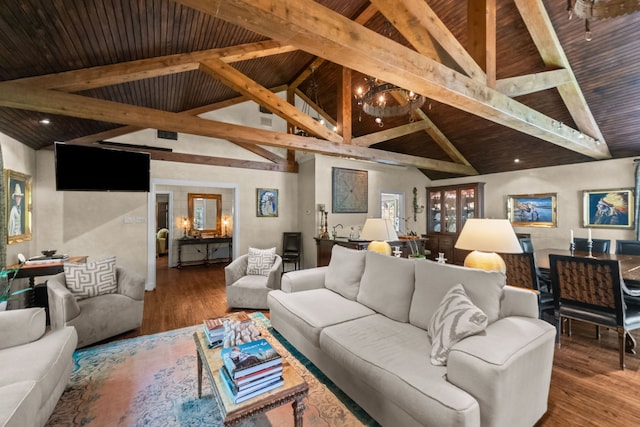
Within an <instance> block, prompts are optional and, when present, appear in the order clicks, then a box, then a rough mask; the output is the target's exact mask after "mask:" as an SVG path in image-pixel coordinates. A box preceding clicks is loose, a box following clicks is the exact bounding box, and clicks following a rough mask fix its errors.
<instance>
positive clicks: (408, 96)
mask: <svg viewBox="0 0 640 427" xmlns="http://www.w3.org/2000/svg"><path fill="white" fill-rule="evenodd" d="M365 82H366V83H367V86H368V87H369V88H368V90H366V91H365V90H364V89H363V88H362V87H359V88H358V89H357V90H356V94H355V95H354V96H355V99H356V101H357V103H358V105H359V106H360V107H361V108H362V111H363V112H364V113H365V114H368V115H370V116H373V117H375V122H376V123H377V124H378V126H380V127H382V126H384V122H383V118H384V117H398V116H403V115H405V114H407V115H409V120H410V121H412V122H413V121H414V119H415V118H414V114H413V113H414V112H415V111H416V110H417V109H418V108H420V107H422V105H424V102H425V97H424V96H422V95H418V94H416V93H414V92H412V91H409V90H407V89H403V88H401V87H398V86H396V85H394V84H391V83H384V82H381V81H380V80H378V79H377V78H375V77H366V78H365ZM387 97H392V98H395V99H394V100H393V101H391V102H389V100H388V99H387ZM398 99H400V101H398ZM359 120H360V121H362V114H360V117H359Z"/></svg>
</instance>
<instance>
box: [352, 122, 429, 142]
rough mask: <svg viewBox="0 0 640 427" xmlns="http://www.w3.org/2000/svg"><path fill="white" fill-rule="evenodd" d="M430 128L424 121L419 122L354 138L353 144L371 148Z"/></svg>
mask: <svg viewBox="0 0 640 427" xmlns="http://www.w3.org/2000/svg"><path fill="white" fill-rule="evenodd" d="M427 127H429V124H428V123H427V122H425V121H424V120H418V121H416V122H413V123H409V124H406V125H402V126H396V127H394V128H391V129H385V130H382V131H380V132H374V133H370V134H368V135H363V136H359V137H357V138H353V141H352V144H354V145H357V146H359V147H370V146H371V145H373V144H377V143H379V142H383V141H388V140H390V139H394V138H400V137H401V136H405V135H411V134H412V133H416V132H418V131H421V130H425V129H426V128H427Z"/></svg>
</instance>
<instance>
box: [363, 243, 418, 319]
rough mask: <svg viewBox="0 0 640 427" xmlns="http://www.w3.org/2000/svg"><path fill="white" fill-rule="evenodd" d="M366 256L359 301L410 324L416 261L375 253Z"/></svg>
mask: <svg viewBox="0 0 640 427" xmlns="http://www.w3.org/2000/svg"><path fill="white" fill-rule="evenodd" d="M366 254H367V255H366V265H365V268H364V273H363V274H362V280H361V281H360V290H359V292H358V298H357V301H358V302H359V303H361V304H364V305H366V306H367V307H369V308H371V309H373V310H375V311H377V312H378V313H381V314H384V315H385V316H387V317H389V318H391V319H394V320H397V321H399V322H408V321H409V307H410V306H411V297H412V296H413V290H414V285H415V283H414V282H415V273H414V268H415V267H414V264H415V261H414V260H413V259H406V258H396V257H392V256H388V255H383V254H379V253H377V252H373V251H367V252H366Z"/></svg>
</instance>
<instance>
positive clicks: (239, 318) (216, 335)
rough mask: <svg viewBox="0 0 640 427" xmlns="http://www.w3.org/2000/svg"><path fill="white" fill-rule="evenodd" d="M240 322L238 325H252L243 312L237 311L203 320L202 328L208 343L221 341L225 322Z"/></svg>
mask: <svg viewBox="0 0 640 427" xmlns="http://www.w3.org/2000/svg"><path fill="white" fill-rule="evenodd" d="M230 321H231V322H240V324H250V323H252V320H251V318H250V317H249V315H248V314H247V313H246V312H244V311H238V312H235V313H229V314H226V315H224V316H221V317H211V318H208V319H204V322H203V327H204V331H205V332H206V333H207V335H208V338H209V341H210V343H211V342H217V341H222V338H223V337H224V324H225V322H230Z"/></svg>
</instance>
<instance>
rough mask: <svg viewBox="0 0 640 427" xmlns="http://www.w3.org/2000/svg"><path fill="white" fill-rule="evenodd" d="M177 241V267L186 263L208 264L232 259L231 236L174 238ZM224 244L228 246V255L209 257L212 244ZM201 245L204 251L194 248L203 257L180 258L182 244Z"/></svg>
mask: <svg viewBox="0 0 640 427" xmlns="http://www.w3.org/2000/svg"><path fill="white" fill-rule="evenodd" d="M176 241H177V242H178V268H182V267H184V266H186V265H202V264H204V265H209V264H211V263H213V262H220V261H231V260H232V259H233V239H232V238H231V237H208V238H200V237H197V238H195V237H194V238H189V237H187V238H181V239H177V240H176ZM219 244H225V245H227V247H228V248H229V252H228V255H229V256H228V257H221V258H209V250H210V246H212V245H219ZM194 245H197V246H202V247H204V253H202V251H201V250H199V249H197V248H196V250H197V251H198V252H199V253H201V254H202V255H204V256H203V258H201V259H199V260H194V261H183V260H182V249H183V246H194Z"/></svg>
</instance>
